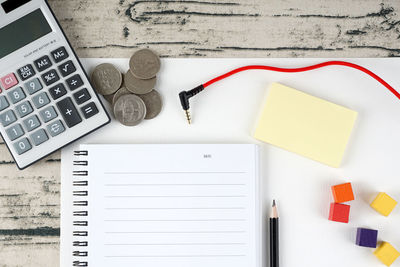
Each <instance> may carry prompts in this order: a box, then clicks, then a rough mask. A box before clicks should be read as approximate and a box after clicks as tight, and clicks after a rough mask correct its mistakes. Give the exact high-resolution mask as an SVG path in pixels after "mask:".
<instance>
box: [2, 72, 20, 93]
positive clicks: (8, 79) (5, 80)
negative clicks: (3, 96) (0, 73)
mask: <svg viewBox="0 0 400 267" xmlns="http://www.w3.org/2000/svg"><path fill="white" fill-rule="evenodd" d="M0 82H1V85H2V86H3V88H4V89H5V90H8V89H10V88H11V87H13V86H16V85H17V84H18V80H17V77H15V74H14V73H10V74H7V75H6V76H4V77H2V78H1V79H0Z"/></svg>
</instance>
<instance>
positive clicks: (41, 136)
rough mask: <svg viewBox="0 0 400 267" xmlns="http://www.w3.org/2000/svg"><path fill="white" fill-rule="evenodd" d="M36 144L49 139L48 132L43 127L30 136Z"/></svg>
mask: <svg viewBox="0 0 400 267" xmlns="http://www.w3.org/2000/svg"><path fill="white" fill-rule="evenodd" d="M29 137H30V138H31V140H32V142H33V144H34V145H35V146H39V145H41V144H43V143H44V142H46V141H47V140H49V137H48V136H47V134H46V132H45V131H44V130H43V129H40V130H38V131H36V132H34V133H33V134H31V135H30V136H29Z"/></svg>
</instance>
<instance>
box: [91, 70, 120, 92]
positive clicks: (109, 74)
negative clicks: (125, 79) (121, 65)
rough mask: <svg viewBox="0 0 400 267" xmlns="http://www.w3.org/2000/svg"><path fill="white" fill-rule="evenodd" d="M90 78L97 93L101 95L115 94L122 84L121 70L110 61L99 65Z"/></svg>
mask: <svg viewBox="0 0 400 267" xmlns="http://www.w3.org/2000/svg"><path fill="white" fill-rule="evenodd" d="M90 78H91V79H90V80H91V81H92V84H93V86H94V88H95V89H96V91H97V93H99V94H101V95H112V94H114V93H115V92H116V91H117V90H118V89H119V88H120V87H121V84H122V74H121V72H120V71H119V70H118V69H117V68H116V67H115V66H114V65H112V64H109V63H104V64H100V65H98V66H97V67H96V68H95V69H94V70H93V72H92V75H91V77H90Z"/></svg>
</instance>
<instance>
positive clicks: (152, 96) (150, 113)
mask: <svg viewBox="0 0 400 267" xmlns="http://www.w3.org/2000/svg"><path fill="white" fill-rule="evenodd" d="M139 97H140V98H141V99H142V100H143V102H144V104H145V105H146V117H145V119H146V120H151V119H154V118H155V117H157V116H158V114H160V112H161V110H162V107H163V101H162V99H161V95H160V94H159V93H158V92H157V91H156V90H153V91H151V92H150V93H148V94H145V95H139Z"/></svg>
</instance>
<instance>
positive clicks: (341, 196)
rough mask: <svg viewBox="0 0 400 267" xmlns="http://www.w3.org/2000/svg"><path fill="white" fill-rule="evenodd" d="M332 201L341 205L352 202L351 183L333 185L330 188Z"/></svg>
mask: <svg viewBox="0 0 400 267" xmlns="http://www.w3.org/2000/svg"><path fill="white" fill-rule="evenodd" d="M331 189H332V194H333V199H334V200H335V202H336V203H343V202H348V201H352V200H354V193H353V188H352V187H351V183H345V184H339V185H334V186H332V187H331Z"/></svg>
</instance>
